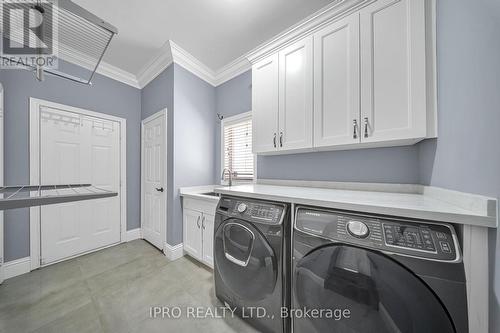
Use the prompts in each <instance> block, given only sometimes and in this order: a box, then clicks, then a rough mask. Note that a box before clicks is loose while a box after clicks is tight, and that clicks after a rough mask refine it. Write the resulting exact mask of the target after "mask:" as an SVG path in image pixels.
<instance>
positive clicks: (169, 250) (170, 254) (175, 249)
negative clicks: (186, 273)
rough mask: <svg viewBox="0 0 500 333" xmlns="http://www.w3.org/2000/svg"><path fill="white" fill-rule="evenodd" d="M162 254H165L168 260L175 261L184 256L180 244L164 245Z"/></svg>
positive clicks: (182, 247)
mask: <svg viewBox="0 0 500 333" xmlns="http://www.w3.org/2000/svg"><path fill="white" fill-rule="evenodd" d="M163 253H165V256H166V257H167V259H169V260H177V259H179V258H182V257H183V256H184V246H183V245H182V243H180V244H177V245H174V246H172V245H170V244H168V243H165V245H164V247H163Z"/></svg>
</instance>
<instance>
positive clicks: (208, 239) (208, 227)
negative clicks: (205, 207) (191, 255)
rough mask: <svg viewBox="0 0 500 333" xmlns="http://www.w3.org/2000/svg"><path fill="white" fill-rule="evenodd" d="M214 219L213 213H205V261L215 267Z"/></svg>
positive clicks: (203, 222)
mask: <svg viewBox="0 0 500 333" xmlns="http://www.w3.org/2000/svg"><path fill="white" fill-rule="evenodd" d="M214 219H215V217H214V216H213V215H208V214H203V218H202V220H203V221H202V228H203V262H204V263H205V264H207V265H208V266H210V267H214Z"/></svg>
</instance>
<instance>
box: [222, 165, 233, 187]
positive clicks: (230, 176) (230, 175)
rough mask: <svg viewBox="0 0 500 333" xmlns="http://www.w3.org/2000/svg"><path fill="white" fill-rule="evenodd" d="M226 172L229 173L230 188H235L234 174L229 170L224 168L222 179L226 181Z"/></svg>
mask: <svg viewBox="0 0 500 333" xmlns="http://www.w3.org/2000/svg"><path fill="white" fill-rule="evenodd" d="M226 171H227V172H229V186H233V172H232V171H231V169H229V168H224V170H222V176H221V179H222V180H224V175H225V174H226Z"/></svg>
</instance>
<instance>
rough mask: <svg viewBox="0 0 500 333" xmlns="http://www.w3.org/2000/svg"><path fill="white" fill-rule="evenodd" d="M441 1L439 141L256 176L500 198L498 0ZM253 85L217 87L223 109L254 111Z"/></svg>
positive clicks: (494, 282)
mask: <svg viewBox="0 0 500 333" xmlns="http://www.w3.org/2000/svg"><path fill="white" fill-rule="evenodd" d="M437 4H438V11H437V43H438V48H437V52H438V67H437V68H438V117H439V138H438V139H437V140H425V141H423V142H421V143H420V144H417V145H414V146H409V147H399V148H383V149H364V150H357V151H334V152H321V153H308V154H295V155H283V156H259V157H258V162H257V169H258V170H257V173H258V177H259V178H271V179H273V178H274V179H305V180H324V181H330V180H331V181H359V182H379V181H381V182H390V183H421V184H425V185H433V186H440V187H444V188H449V189H454V190H459V191H464V192H472V193H477V194H482V195H487V196H492V197H496V198H499V199H500V130H499V124H500V93H499V92H500V37H499V36H500V2H498V1H496V0H479V1H469V0H439V1H437ZM250 84H251V73H250V72H247V73H244V74H242V75H240V76H238V77H236V78H234V79H232V80H230V81H228V82H226V83H225V84H224V85H221V86H219V87H217V88H216V96H217V98H216V100H217V103H216V105H217V108H216V109H217V112H221V113H223V114H226V115H234V114H238V113H241V112H244V111H247V109H249V108H251V91H250V90H249V89H248V87H249V86H250ZM219 128H220V126H219ZM216 148H217V150H218V154H220V148H219V146H217V147H216ZM219 156H220V155H219ZM218 161H219V159H218V160H217V161H216V163H217V164H219V163H220V162H218ZM216 177H218V175H216ZM216 181H218V178H216ZM499 237H500V230H498V229H491V230H490V233H489V240H490V243H489V245H490V254H489V259H490V281H491V288H492V289H491V290H492V291H493V292H491V293H490V295H491V296H490V297H491V298H490V331H491V332H500V301H499V300H500V242H499V241H497V239H499Z"/></svg>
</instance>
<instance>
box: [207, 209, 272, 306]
mask: <svg viewBox="0 0 500 333" xmlns="http://www.w3.org/2000/svg"><path fill="white" fill-rule="evenodd" d="M214 251H215V265H216V267H215V268H216V269H217V270H218V271H219V273H220V276H221V279H222V280H223V282H224V284H225V285H226V286H227V287H228V288H229V289H231V291H232V292H233V293H234V294H236V295H238V296H239V297H241V298H243V299H246V300H252V301H259V300H262V299H265V298H267V297H269V295H271V294H272V293H273V291H274V288H275V285H276V282H277V276H278V266H277V260H276V257H275V254H274V251H273V249H272V247H271V246H270V245H269V243H268V242H267V241H266V239H265V237H264V236H263V235H262V233H261V232H260V231H259V230H258V229H257V228H255V227H254V226H253V225H251V224H249V223H247V222H245V221H242V220H236V219H229V220H227V221H225V222H224V223H222V224H221V225H220V226H219V227H218V228H217V230H216V232H215V244H214Z"/></svg>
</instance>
